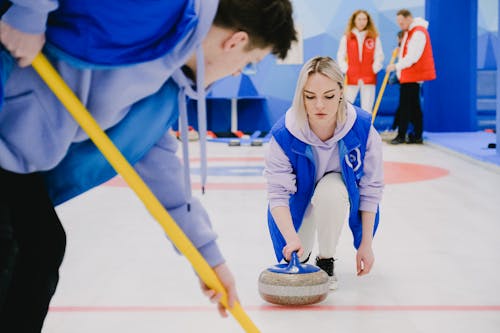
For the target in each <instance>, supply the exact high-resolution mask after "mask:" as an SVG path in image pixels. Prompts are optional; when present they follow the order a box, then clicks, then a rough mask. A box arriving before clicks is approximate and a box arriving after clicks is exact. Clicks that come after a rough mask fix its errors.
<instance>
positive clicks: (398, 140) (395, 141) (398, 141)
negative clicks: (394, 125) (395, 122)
mask: <svg viewBox="0 0 500 333" xmlns="http://www.w3.org/2000/svg"><path fill="white" fill-rule="evenodd" d="M401 143H405V138H402V137H400V136H397V137H395V138H394V139H392V140H391V145H399V144H401Z"/></svg>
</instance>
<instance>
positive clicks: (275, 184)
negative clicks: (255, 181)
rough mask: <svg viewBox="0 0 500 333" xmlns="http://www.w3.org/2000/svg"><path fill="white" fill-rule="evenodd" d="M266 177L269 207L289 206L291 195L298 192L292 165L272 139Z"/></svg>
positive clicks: (268, 151) (268, 153)
mask: <svg viewBox="0 0 500 333" xmlns="http://www.w3.org/2000/svg"><path fill="white" fill-rule="evenodd" d="M264 177H265V178H266V180H267V196H268V200H269V207H270V208H271V209H272V208H274V207H278V206H288V200H289V198H290V195H291V194H293V193H295V192H296V191H297V187H296V184H295V174H294V173H293V169H292V165H291V164H290V161H289V160H288V157H287V156H286V154H285V152H284V151H283V149H281V147H280V145H279V144H278V143H277V142H276V140H274V138H271V140H270V141H269V147H268V150H267V151H266V155H265V168H264Z"/></svg>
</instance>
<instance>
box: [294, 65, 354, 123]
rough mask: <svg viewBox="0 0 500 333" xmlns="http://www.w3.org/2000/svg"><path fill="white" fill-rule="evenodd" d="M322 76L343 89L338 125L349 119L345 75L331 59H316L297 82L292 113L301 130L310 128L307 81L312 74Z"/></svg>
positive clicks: (301, 73) (303, 69)
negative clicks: (306, 101) (305, 87)
mask: <svg viewBox="0 0 500 333" xmlns="http://www.w3.org/2000/svg"><path fill="white" fill-rule="evenodd" d="M315 73H318V74H321V75H324V76H326V77H327V78H329V79H331V80H332V81H333V82H337V84H338V85H339V87H340V89H341V96H340V104H339V107H338V110H337V124H342V123H344V122H345V121H346V119H347V104H346V102H345V98H344V90H343V88H344V87H343V84H344V75H343V74H342V71H341V70H340V68H339V65H337V63H336V62H335V60H333V59H332V58H330V57H314V58H312V59H309V61H307V62H306V63H305V64H304V66H303V67H302V69H301V70H300V73H299V78H298V80H297V87H296V88H295V95H294V97H293V102H292V112H294V117H295V119H296V121H297V125H299V126H300V128H302V129H305V128H307V127H308V126H309V123H308V120H307V112H306V108H305V104H304V86H305V85H306V82H307V79H308V78H309V77H310V76H311V75H312V74H315Z"/></svg>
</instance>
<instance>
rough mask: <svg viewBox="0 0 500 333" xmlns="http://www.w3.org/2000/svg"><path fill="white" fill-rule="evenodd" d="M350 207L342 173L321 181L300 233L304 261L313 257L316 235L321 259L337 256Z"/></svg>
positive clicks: (328, 175) (327, 176)
mask: <svg viewBox="0 0 500 333" xmlns="http://www.w3.org/2000/svg"><path fill="white" fill-rule="evenodd" d="M349 206H350V205H349V195H348V194H347V189H346V187H345V185H344V182H343V181H342V175H341V174H340V173H335V172H332V173H329V174H326V175H325V176H324V177H323V178H321V179H320V181H319V182H318V184H317V185H316V189H315V190H314V194H313V197H312V200H311V204H310V205H309V207H308V209H307V212H306V216H305V217H304V220H303V221H302V225H301V226H300V229H299V232H298V235H299V238H300V241H301V242H302V246H303V248H304V254H303V255H302V257H301V258H300V260H301V261H304V260H305V259H307V257H308V256H309V255H310V254H311V251H312V248H313V245H314V236H315V234H317V239H318V256H319V257H321V258H333V257H334V256H335V252H336V249H337V244H338V242H339V238H340V233H341V232H342V227H343V226H344V224H345V223H346V221H347V219H348V217H349Z"/></svg>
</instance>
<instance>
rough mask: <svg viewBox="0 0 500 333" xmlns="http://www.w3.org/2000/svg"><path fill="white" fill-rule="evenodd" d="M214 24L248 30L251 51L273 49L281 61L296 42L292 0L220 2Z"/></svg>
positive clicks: (230, 0)
mask: <svg viewBox="0 0 500 333" xmlns="http://www.w3.org/2000/svg"><path fill="white" fill-rule="evenodd" d="M214 24H215V25H216V26H218V27H221V28H228V29H233V30H236V31H245V32H246V33H248V35H249V38H250V44H249V48H250V49H252V48H266V47H269V46H270V47H271V48H272V51H271V52H272V53H273V54H274V55H276V56H277V57H279V58H281V59H284V58H285V57H286V55H287V53H288V50H289V49H290V46H291V44H292V42H293V41H296V40H297V36H296V32H295V28H294V25H293V18H292V4H291V3H290V1H289V0H220V1H219V8H218V9H217V14H216V16H215V19H214Z"/></svg>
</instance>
